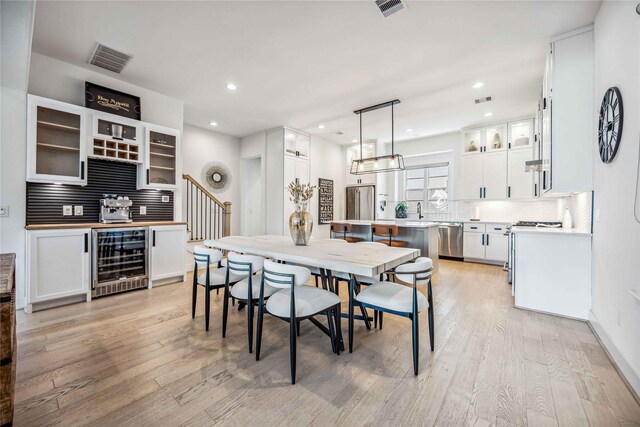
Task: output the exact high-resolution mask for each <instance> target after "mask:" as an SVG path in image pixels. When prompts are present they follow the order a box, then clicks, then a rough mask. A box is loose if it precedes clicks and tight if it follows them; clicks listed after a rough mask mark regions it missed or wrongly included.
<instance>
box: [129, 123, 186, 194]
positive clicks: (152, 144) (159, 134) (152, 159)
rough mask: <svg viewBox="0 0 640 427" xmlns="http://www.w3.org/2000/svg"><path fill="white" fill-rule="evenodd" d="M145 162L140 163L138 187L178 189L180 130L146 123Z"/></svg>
mask: <svg viewBox="0 0 640 427" xmlns="http://www.w3.org/2000/svg"><path fill="white" fill-rule="evenodd" d="M143 155H144V162H143V163H142V164H140V165H138V188H151V189H156V190H177V189H178V182H179V177H178V169H179V168H178V165H179V164H180V162H179V160H180V131H178V130H176V129H170V128H166V127H162V126H157V125H151V124H145V125H144V144H143Z"/></svg>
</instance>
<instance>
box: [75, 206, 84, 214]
mask: <svg viewBox="0 0 640 427" xmlns="http://www.w3.org/2000/svg"><path fill="white" fill-rule="evenodd" d="M73 214H74V215H76V216H82V215H84V209H83V208H82V206H74V207H73Z"/></svg>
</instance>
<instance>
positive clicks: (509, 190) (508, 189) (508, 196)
mask: <svg viewBox="0 0 640 427" xmlns="http://www.w3.org/2000/svg"><path fill="white" fill-rule="evenodd" d="M507 198H509V199H510V198H511V186H508V187H507Z"/></svg>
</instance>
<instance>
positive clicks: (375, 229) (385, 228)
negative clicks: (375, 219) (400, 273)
mask: <svg viewBox="0 0 640 427" xmlns="http://www.w3.org/2000/svg"><path fill="white" fill-rule="evenodd" d="M373 236H379V237H384V238H385V239H384V240H376V241H377V242H380V243H383V244H385V245H387V246H391V247H394V248H402V247H405V246H407V242H405V241H403V240H394V239H393V238H394V237H398V226H397V225H393V224H371V241H374V240H373Z"/></svg>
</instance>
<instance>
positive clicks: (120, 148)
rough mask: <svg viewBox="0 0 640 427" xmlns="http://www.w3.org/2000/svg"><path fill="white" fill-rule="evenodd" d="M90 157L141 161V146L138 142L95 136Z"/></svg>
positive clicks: (131, 161) (132, 161)
mask: <svg viewBox="0 0 640 427" xmlns="http://www.w3.org/2000/svg"><path fill="white" fill-rule="evenodd" d="M89 156H90V157H98V158H103V159H109V160H118V161H121V162H128V163H140V161H141V159H140V147H138V145H137V144H129V143H127V142H116V141H111V140H104V139H98V138H95V139H94V140H93V147H92V151H91V153H90V154H89Z"/></svg>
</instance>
